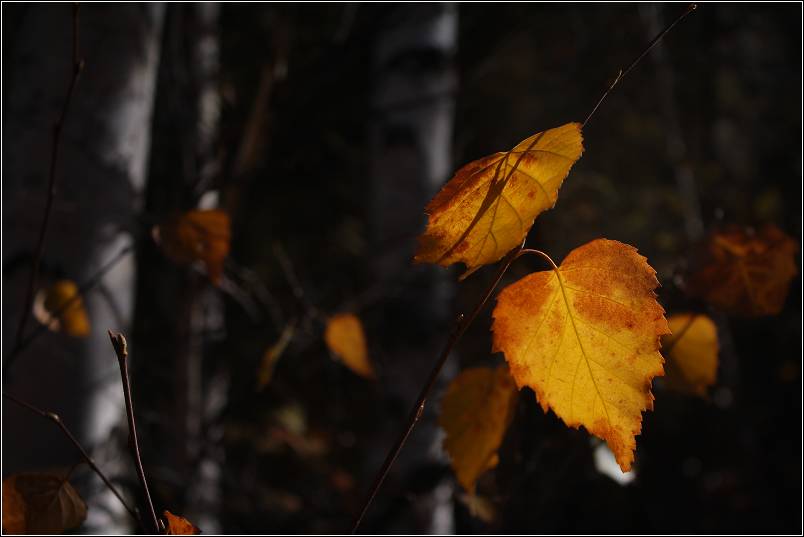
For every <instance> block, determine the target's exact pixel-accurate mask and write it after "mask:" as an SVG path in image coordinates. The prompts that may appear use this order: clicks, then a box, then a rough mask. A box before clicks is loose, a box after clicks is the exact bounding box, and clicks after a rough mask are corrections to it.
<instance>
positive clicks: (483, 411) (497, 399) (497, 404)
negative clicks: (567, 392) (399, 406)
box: [438, 365, 518, 493]
mask: <svg viewBox="0 0 804 537" xmlns="http://www.w3.org/2000/svg"><path fill="white" fill-rule="evenodd" d="M517 393H518V391H517V388H516V385H515V384H514V379H512V378H511V375H510V374H509V373H508V367H507V366H506V365H501V366H499V367H497V368H495V369H492V368H490V367H476V368H472V369H467V370H465V371H464V372H462V373H461V374H460V375H458V376H457V377H455V379H454V380H453V381H452V382H451V383H450V385H449V387H448V388H447V392H446V394H445V395H444V400H443V402H442V403H441V415H440V417H439V420H438V421H439V424H440V425H441V428H442V429H444V431H445V432H446V436H445V438H444V449H445V450H446V452H447V453H448V454H449V456H450V459H451V461H452V468H453V470H454V471H455V475H456V476H457V478H458V482H459V483H460V484H461V486H462V487H463V488H464V489H466V490H467V491H468V492H470V493H473V492H474V490H475V482H476V481H477V478H478V477H480V475H481V474H482V473H483V472H485V471H486V470H490V469H491V468H494V467H495V466H496V465H497V461H498V458H497V450H498V449H499V447H500V444H501V443H502V441H503V436H505V431H506V429H507V428H508V424H509V423H510V421H511V418H512V417H513V411H514V403H515V402H516V396H517Z"/></svg>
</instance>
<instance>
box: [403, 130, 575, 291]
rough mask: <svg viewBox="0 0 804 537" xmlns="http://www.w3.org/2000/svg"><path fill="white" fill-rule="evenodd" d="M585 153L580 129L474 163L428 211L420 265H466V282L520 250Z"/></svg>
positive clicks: (539, 137)
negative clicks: (516, 249)
mask: <svg viewBox="0 0 804 537" xmlns="http://www.w3.org/2000/svg"><path fill="white" fill-rule="evenodd" d="M582 152H583V138H582V136H581V125H580V124H579V123H567V124H566V125H562V126H561V127H558V128H555V129H550V130H548V131H544V132H540V133H538V134H535V135H533V136H531V137H530V138H528V139H526V140H524V141H522V142H520V143H519V144H518V145H517V146H516V147H514V148H513V149H512V150H511V151H508V152H506V153H495V154H493V155H489V156H487V157H485V158H482V159H480V160H476V161H474V162H471V163H469V164H467V165H466V166H464V167H463V168H461V169H460V170H458V172H457V173H456V174H455V176H454V177H453V178H452V179H451V180H450V181H449V182H448V183H447V184H446V185H445V186H444V187H443V188H442V189H441V191H440V192H439V193H438V194H437V195H436V196H435V198H433V200H432V201H431V202H430V203H429V204H428V205H427V207H426V209H425V212H426V213H427V214H428V215H429V221H428V223H427V229H426V230H425V232H424V233H423V234H422V235H421V236H420V237H419V248H418V251H417V253H416V256H415V258H414V261H415V262H417V263H435V264H438V265H441V266H444V267H447V266H449V265H452V264H453V263H459V262H462V263H464V265H466V273H465V274H464V275H463V276H462V278H465V277H466V276H468V275H469V274H471V273H472V272H474V271H475V270H477V269H478V268H480V267H481V266H483V265H488V264H490V263H494V262H495V261H498V260H499V259H500V258H502V257H503V256H504V255H505V254H506V253H508V252H509V251H510V250H511V249H513V248H514V247H516V246H518V245H519V244H520V243H521V242H522V240H523V239H524V238H525V236H526V235H527V234H528V231H530V228H531V226H533V221H534V220H535V219H536V217H537V216H538V215H539V214H541V213H542V212H544V211H545V210H547V209H550V208H552V207H553V206H554V205H555V203H556V199H557V198H558V189H559V188H560V187H561V183H563V182H564V178H565V177H566V176H567V174H568V173H569V170H570V168H571V167H572V165H573V164H575V162H576V161H577V160H578V159H579V158H580V157H581V153H582Z"/></svg>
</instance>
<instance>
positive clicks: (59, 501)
mask: <svg viewBox="0 0 804 537" xmlns="http://www.w3.org/2000/svg"><path fill="white" fill-rule="evenodd" d="M86 517H87V506H86V504H85V503H84V500H82V499H81V496H79V495H78V492H76V490H75V489H74V488H73V487H72V485H70V483H69V482H68V481H67V480H66V479H65V478H64V477H60V476H56V475H50V474H14V475H11V476H9V477H6V478H5V479H3V530H4V531H6V532H8V533H62V532H64V531H65V530H69V529H73V528H77V527H78V526H80V525H81V523H82V522H83V521H84V519H86Z"/></svg>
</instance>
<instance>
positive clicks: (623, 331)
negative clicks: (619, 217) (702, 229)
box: [492, 239, 670, 472]
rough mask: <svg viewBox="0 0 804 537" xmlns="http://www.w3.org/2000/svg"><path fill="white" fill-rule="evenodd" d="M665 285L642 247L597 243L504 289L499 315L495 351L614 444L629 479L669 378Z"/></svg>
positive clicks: (571, 422) (527, 382) (548, 403)
mask: <svg viewBox="0 0 804 537" xmlns="http://www.w3.org/2000/svg"><path fill="white" fill-rule="evenodd" d="M658 285H659V282H658V281H657V280H656V271H654V270H653V269H652V268H651V267H650V265H648V263H647V260H646V259H645V258H644V257H642V256H641V255H639V254H637V251H636V248H634V247H633V246H629V245H627V244H623V243H621V242H617V241H611V240H606V239H597V240H594V241H592V242H590V243H587V244H585V245H583V246H581V247H579V248H576V249H575V250H573V251H572V252H570V254H569V255H568V256H567V257H566V259H564V262H563V263H561V266H560V267H557V268H556V269H555V270H550V271H546V272H536V273H533V274H530V275H528V276H525V277H524V278H522V279H521V280H519V281H518V282H516V283H514V284H511V285H509V286H508V287H506V288H505V289H503V290H502V292H500V295H499V297H498V298H497V305H496V307H495V309H494V313H493V316H494V324H493V326H492V331H493V332H494V345H493V351H494V352H498V351H502V352H503V353H505V359H506V360H507V361H508V364H509V365H510V366H511V375H512V376H513V377H514V380H515V381H516V383H517V385H518V386H519V387H520V388H521V387H522V386H529V387H531V388H532V389H533V390H534V391H535V392H536V397H537V399H538V401H539V403H540V404H541V406H542V409H543V410H544V411H545V412H547V410H548V409H553V411H554V412H555V413H556V415H558V417H560V418H561V419H562V420H563V421H564V423H566V424H567V425H568V426H570V427H575V428H578V427H579V426H581V425H583V426H584V427H585V428H586V429H587V430H588V431H589V432H590V433H592V434H593V435H595V436H597V437H599V438H602V439H603V440H605V441H606V442H607V443H608V445H609V448H611V451H612V453H614V456H615V457H616V459H617V463H618V464H619V465H620V468H621V469H622V470H623V472H627V471H629V470H630V469H631V463H632V462H633V460H634V449H635V448H636V440H635V436H636V435H638V434H639V433H640V432H641V430H642V412H643V411H644V410H646V409H649V410H652V409H653V394H652V393H651V391H650V388H651V380H652V379H653V377H656V376H660V375H663V374H664V370H663V368H662V363H663V361H664V360H663V359H662V355H661V354H660V353H659V347H660V343H659V339H660V337H661V336H663V335H665V334H668V333H670V330H669V328H668V326H667V320H666V319H665V317H664V309H663V308H662V307H661V306H660V305H659V303H658V302H656V294H655V293H654V289H656V287H657V286H658Z"/></svg>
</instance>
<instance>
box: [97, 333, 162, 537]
mask: <svg viewBox="0 0 804 537" xmlns="http://www.w3.org/2000/svg"><path fill="white" fill-rule="evenodd" d="M109 339H111V340H112V346H113V347H114V351H115V353H116V354H117V362H118V363H119V364H120V376H121V377H122V379H123V396H124V398H125V400H126V417H127V418H128V446H129V448H130V449H131V456H132V457H133V458H134V464H135V466H136V467H137V477H138V478H139V480H140V484H141V485H142V491H143V493H144V495H145V501H146V503H147V504H148V512H149V514H150V515H151V524H152V525H153V528H154V532H155V533H159V532H160V527H159V521H158V520H157V518H156V511H155V510H154V504H153V502H152V501H151V493H150V492H149V491H148V482H147V481H146V479H145V470H144V469H143V467H142V459H141V458H140V445H139V442H138V441H137V425H136V423H135V421H134V404H133V402H132V400H131V383H130V382H129V380H128V345H127V343H126V338H125V337H124V336H123V334H121V333H117V334H114V333H112V331H111V330H109Z"/></svg>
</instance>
